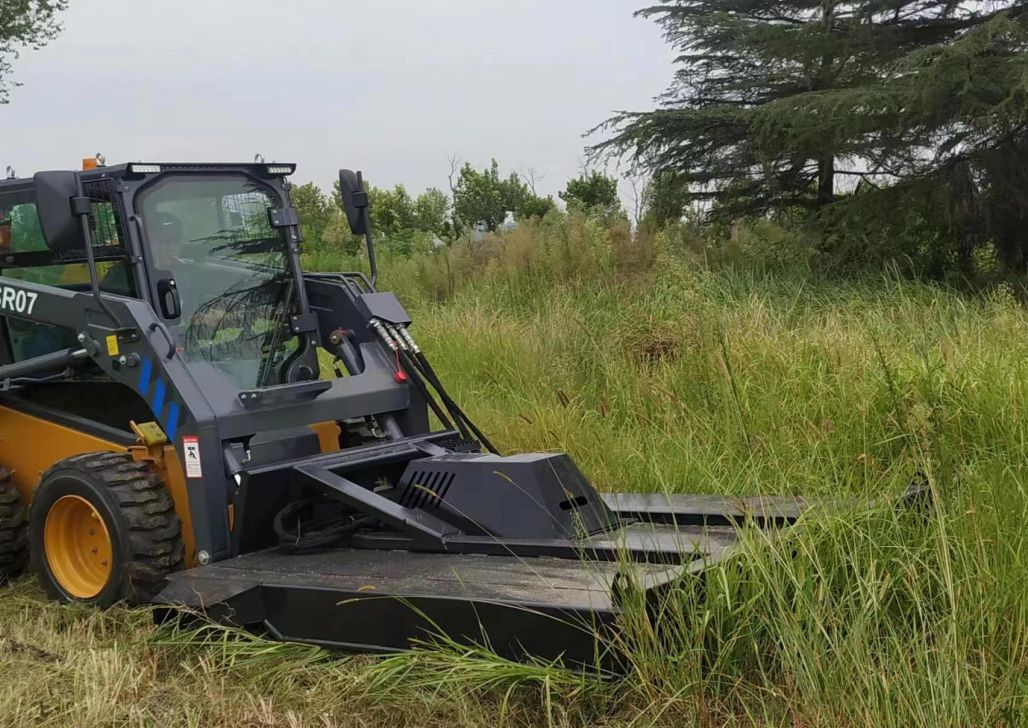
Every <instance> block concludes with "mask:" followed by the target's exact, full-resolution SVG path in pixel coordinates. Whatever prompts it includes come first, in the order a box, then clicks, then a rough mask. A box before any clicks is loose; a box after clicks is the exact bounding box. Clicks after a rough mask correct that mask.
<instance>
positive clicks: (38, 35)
mask: <svg viewBox="0 0 1028 728" xmlns="http://www.w3.org/2000/svg"><path fill="white" fill-rule="evenodd" d="M67 5H68V3H67V0H0V104H4V103H7V98H8V90H9V87H8V83H7V82H6V81H5V79H6V77H7V76H8V75H9V74H10V72H11V67H12V62H13V61H14V60H15V59H16V58H18V51H19V49H21V48H33V49H36V48H41V47H42V46H44V45H46V43H47V42H48V41H50V40H53V39H54V38H55V37H56V36H57V33H58V32H60V29H61V26H60V24H59V23H58V22H57V15H58V13H60V12H61V11H62V10H64V9H65V8H66V7H67Z"/></svg>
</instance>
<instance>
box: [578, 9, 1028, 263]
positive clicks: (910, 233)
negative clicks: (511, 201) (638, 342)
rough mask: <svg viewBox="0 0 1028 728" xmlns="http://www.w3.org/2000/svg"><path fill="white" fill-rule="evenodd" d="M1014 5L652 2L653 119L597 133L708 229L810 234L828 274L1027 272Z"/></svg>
mask: <svg viewBox="0 0 1028 728" xmlns="http://www.w3.org/2000/svg"><path fill="white" fill-rule="evenodd" d="M1026 9H1028V2H1024V1H1023V0H1021V1H1011V0H992V1H990V2H977V1H975V2H959V1H956V0H862V1H856V2H839V1H837V0H660V2H659V3H658V4H655V5H652V6H650V7H647V8H644V9H642V10H640V11H639V13H638V14H639V15H641V16H643V17H646V18H651V19H653V20H654V21H655V22H656V23H658V24H659V26H660V27H661V28H662V29H663V31H664V36H665V38H666V40H667V42H668V43H670V44H671V46H672V47H673V48H674V49H675V51H676V53H677V55H676V60H675V67H676V68H675V74H674V79H673V82H672V84H671V86H670V87H669V88H668V89H667V91H666V92H665V93H664V95H663V96H661V97H660V98H659V99H658V103H657V107H656V108H654V109H650V110H645V111H626V112H622V113H619V114H617V115H615V116H614V117H613V118H611V119H609V120H608V121H607V122H606V123H604V124H603V125H601V126H600V127H598V129H597V130H596V131H597V132H599V133H604V134H605V135H606V136H605V138H604V139H602V140H601V141H600V142H598V143H597V144H596V145H595V146H594V147H593V149H592V151H593V153H594V154H597V155H602V156H615V157H619V158H627V159H628V160H630V161H631V162H632V163H633V164H635V165H638V166H639V167H641V168H642V169H645V170H647V171H649V172H650V173H652V174H653V175H655V176H657V177H659V178H661V179H662V180H663V181H664V182H665V183H666V184H668V185H672V186H677V187H678V188H679V195H680V197H681V198H682V199H683V200H684V201H685V202H686V204H687V205H692V206H695V207H696V208H697V209H699V210H700V211H701V212H702V214H703V216H704V219H706V220H709V221H712V222H715V223H716V222H725V221H734V220H738V219H745V218H753V217H758V218H765V217H773V218H776V219H779V220H782V219H784V220H790V221H800V222H802V223H804V224H807V223H813V224H814V225H815V226H816V227H817V229H818V230H819V232H820V234H821V238H822V241H823V243H822V246H823V247H824V252H826V253H830V254H834V255H836V256H839V257H840V259H841V261H842V262H847V261H849V262H854V263H855V262H858V261H860V260H862V259H863V260H868V259H876V258H882V257H889V256H894V255H906V256H908V257H910V258H911V259H912V260H915V261H916V262H917V264H918V265H919V266H921V267H922V268H923V269H924V270H926V271H927V272H941V271H943V270H945V269H947V268H953V267H955V268H959V269H962V270H964V271H972V270H973V269H974V267H975V259H976V257H975V256H976V253H978V252H979V251H981V250H982V249H983V248H986V247H990V246H991V247H992V248H993V249H994V250H995V252H996V254H997V255H998V256H999V257H1000V259H1001V261H1002V262H1003V263H1004V264H1005V265H1006V266H1007V268H1008V269H1009V270H1012V271H1015V272H1017V273H1021V274H1023V273H1025V272H1028V233H1026V231H1028V13H1026Z"/></svg>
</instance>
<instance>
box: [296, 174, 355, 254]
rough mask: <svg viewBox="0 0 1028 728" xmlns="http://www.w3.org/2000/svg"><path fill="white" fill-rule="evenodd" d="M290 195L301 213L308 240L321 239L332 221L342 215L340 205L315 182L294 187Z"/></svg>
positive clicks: (304, 233)
mask: <svg viewBox="0 0 1028 728" xmlns="http://www.w3.org/2000/svg"><path fill="white" fill-rule="evenodd" d="M289 197H290V199H291V200H292V202H293V207H295V208H296V211H297V213H299V215H300V224H301V225H302V226H303V236H304V238H305V239H307V240H312V241H320V240H321V239H322V236H323V235H324V233H325V230H326V229H328V226H329V225H330V224H331V223H332V221H333V220H334V219H335V218H336V217H340V216H341V215H342V212H341V210H340V208H339V206H338V205H335V204H333V201H332V199H331V198H330V197H329V196H328V195H326V194H325V193H324V192H322V191H321V188H320V187H318V186H317V185H316V184H314V183H313V182H308V183H307V184H304V185H300V186H298V187H293V188H292V190H290V193H289Z"/></svg>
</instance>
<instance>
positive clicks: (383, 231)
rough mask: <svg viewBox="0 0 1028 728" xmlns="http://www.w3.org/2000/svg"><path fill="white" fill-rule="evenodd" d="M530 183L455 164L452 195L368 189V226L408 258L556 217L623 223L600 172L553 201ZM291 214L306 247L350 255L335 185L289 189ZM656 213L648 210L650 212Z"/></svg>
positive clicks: (356, 244) (528, 178) (614, 193)
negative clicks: (578, 216) (300, 227)
mask: <svg viewBox="0 0 1028 728" xmlns="http://www.w3.org/2000/svg"><path fill="white" fill-rule="evenodd" d="M532 178H533V175H520V174H518V173H516V172H512V173H510V174H502V173H501V172H500V165H499V163H498V162H497V161H496V160H495V159H494V160H492V162H491V163H490V164H489V166H487V167H485V168H484V169H476V168H475V167H473V166H472V165H471V164H464V165H459V164H457V163H455V162H454V163H453V174H452V175H451V176H450V192H449V193H447V192H444V191H442V190H440V189H437V188H434V187H433V188H429V189H426V190H425V191H423V192H421V193H420V194H417V195H412V194H411V193H410V192H408V190H407V188H406V187H405V186H404V185H402V184H398V185H396V186H394V187H393V188H391V189H389V188H384V187H378V186H376V185H374V184H371V183H366V184H367V188H368V197H369V200H370V203H371V206H370V215H371V226H372V228H373V230H374V232H375V235H376V238H377V239H378V240H379V241H380V242H381V243H382V245H383V246H384V247H387V248H388V249H389V250H390V251H391V252H393V253H397V254H400V255H410V254H411V253H413V252H416V251H421V250H426V249H429V248H431V247H433V246H438V245H441V244H450V243H452V242H453V241H454V240H456V239H457V238H459V237H461V236H465V235H473V234H475V233H480V234H481V233H487V232H495V231H496V230H498V229H501V228H502V227H503V226H504V225H505V224H509V223H510V222H511V220H509V217H508V216H513V222H515V223H516V222H517V221H522V220H527V219H531V218H541V217H545V216H546V215H548V214H551V213H556V212H560V211H561V209H562V207H563V209H566V210H568V211H571V212H580V213H582V214H586V215H591V216H598V217H602V218H604V219H606V220H613V219H615V218H624V217H627V213H626V212H625V211H624V209H623V208H622V205H621V199H620V197H619V196H618V180H617V179H615V178H614V177H610V176H608V175H606V174H603V173H601V172H599V171H595V170H593V171H583V172H582V173H581V174H580V175H579V176H578V177H576V178H574V179H572V180H569V181H568V183H567V185H566V186H565V188H564V189H563V190H562V191H561V192H559V193H558V195H557V197H558V198H559V200H560V202H559V203H558V201H557V200H555V199H554V198H553V197H552V196H549V195H546V196H544V195H539V194H537V193H536V192H535V190H534V187H535V183H534V180H533V179H532ZM290 197H291V199H292V202H293V206H294V207H296V209H297V211H298V212H299V214H300V219H301V220H302V225H303V232H304V238H305V239H306V240H307V245H308V247H311V246H314V247H321V248H330V249H336V250H339V251H342V252H347V253H354V252H356V251H357V250H359V249H360V247H361V244H362V243H361V241H360V240H358V239H355V238H353V237H352V236H351V235H350V231H349V228H348V227H347V224H346V218H345V216H344V215H343V214H342V207H341V200H340V193H339V183H338V182H336V183H335V185H334V186H333V188H332V189H331V191H329V192H325V191H324V190H323V189H322V188H321V187H319V186H318V185H317V184H316V183H314V182H308V183H306V184H303V185H297V186H294V187H293V188H292V189H291V191H290ZM655 209H656V208H654V210H655Z"/></svg>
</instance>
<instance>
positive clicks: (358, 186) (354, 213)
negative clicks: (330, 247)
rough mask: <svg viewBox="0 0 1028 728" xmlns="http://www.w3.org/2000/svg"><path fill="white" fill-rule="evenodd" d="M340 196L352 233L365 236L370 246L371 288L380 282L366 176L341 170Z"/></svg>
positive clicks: (349, 170)
mask: <svg viewBox="0 0 1028 728" xmlns="http://www.w3.org/2000/svg"><path fill="white" fill-rule="evenodd" d="M339 196H340V197H341V198H342V203H343V212H345V213H346V222H347V224H348V225H349V226H350V232H351V233H353V234H354V235H363V236H364V239H365V240H366V241H367V244H368V265H369V266H370V268H371V287H372V288H374V287H375V283H376V281H377V280H378V265H377V264H376V262H375V239H374V236H373V235H372V232H371V214H370V212H369V210H370V207H371V200H370V199H369V197H368V192H367V190H366V189H365V188H364V175H363V174H361V173H360V172H354V171H353V170H351V169H341V170H339Z"/></svg>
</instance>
